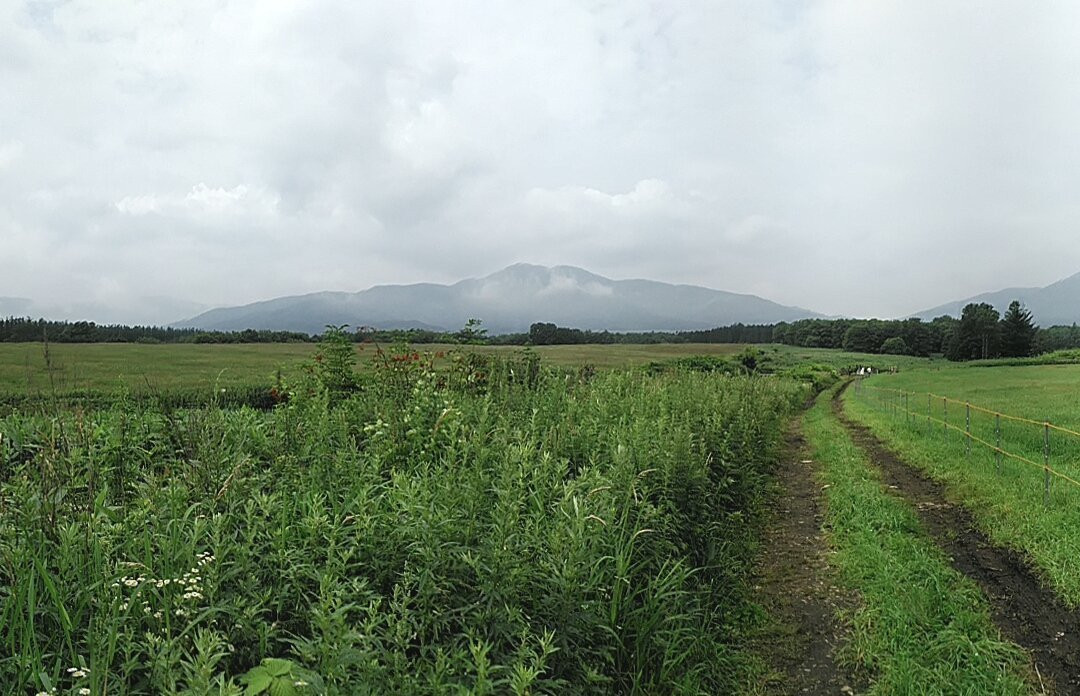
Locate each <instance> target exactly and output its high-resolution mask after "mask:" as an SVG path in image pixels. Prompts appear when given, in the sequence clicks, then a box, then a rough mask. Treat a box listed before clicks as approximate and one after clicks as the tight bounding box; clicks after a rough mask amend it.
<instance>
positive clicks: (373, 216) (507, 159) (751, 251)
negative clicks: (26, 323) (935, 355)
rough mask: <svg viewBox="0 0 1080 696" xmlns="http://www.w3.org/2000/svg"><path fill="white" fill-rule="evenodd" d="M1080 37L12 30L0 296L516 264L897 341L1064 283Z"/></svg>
mask: <svg viewBox="0 0 1080 696" xmlns="http://www.w3.org/2000/svg"><path fill="white" fill-rule="evenodd" d="M1078 21H1080V7H1078V6H1076V5H1074V4H1072V3H1065V2H1057V1H1055V2H1051V3H1048V4H1043V5H1040V6H1039V7H1038V8H1035V7H1027V6H1019V5H1016V4H1014V3H1006V2H998V1H997V0H994V1H992V2H986V3H980V4H979V6H978V8H977V11H976V8H974V7H973V6H969V5H955V6H949V7H939V6H937V5H933V6H931V5H928V4H926V3H918V2H916V3H856V2H851V1H850V0H820V1H818V2H814V3H809V4H799V3H790V2H787V1H786V0H775V1H770V0H766V1H764V2H758V1H756V0H745V1H742V2H730V3H715V2H707V1H706V0H691V1H690V2H685V3H662V2H656V1H655V0H628V1H627V2H620V3H609V4H605V5H597V4H595V3H587V2H576V1H573V0H553V2H549V3H539V4H521V3H516V4H500V5H491V4H490V3H481V2H477V1H474V0H465V1H464V2H455V3H444V2H436V1H435V0H403V1H402V2H396V3H386V4H378V3H345V4H342V3H336V2H330V1H329V0H315V2H312V3H303V4H297V3H293V2H287V1H285V0H272V1H269V2H253V1H250V0H242V1H237V2H229V3H225V4H222V3H219V2H216V0H193V1H192V2H189V3H176V4H167V5H161V4H153V3H134V4H109V3H96V2H90V0H72V1H71V2H66V3H55V4H54V3H38V2H8V3H3V4H0V90H2V93H3V94H5V95H17V98H14V99H5V100H0V187H2V190H3V191H4V196H2V197H0V224H2V225H3V227H2V228H0V252H3V253H4V254H5V256H4V258H8V259H10V258H17V259H18V260H19V263H18V264H15V265H14V266H13V267H10V268H5V273H4V274H3V275H2V276H0V296H2V295H13V296H28V297H33V298H35V299H36V300H38V301H40V302H49V303H53V304H60V303H65V302H67V303H70V302H71V301H72V300H73V298H74V299H78V298H80V297H83V296H89V295H91V294H92V293H94V292H100V290H99V289H100V288H101V287H103V286H102V284H101V283H102V279H107V280H108V287H109V288H110V290H109V293H108V297H109V298H110V300H113V299H115V301H116V302H121V301H122V298H123V297H125V296H126V295H131V296H136V295H142V294H146V293H143V292H142V290H143V289H145V288H146V287H149V286H152V287H153V289H154V292H153V294H154V295H170V296H174V297H180V298H184V299H191V300H194V301H198V302H203V303H206V304H222V303H235V302H241V301H250V300H256V299H261V298H264V297H269V296H274V295H280V294H286V293H295V292H307V291H313V290H320V289H327V288H330V289H359V288H362V287H366V286H368V285H371V284H374V283H379V282H409V281H417V280H436V281H451V280H455V279H457V278H460V277H464V276H475V275H479V274H482V273H484V272H486V271H491V270H495V269H497V268H498V267H500V266H501V265H504V264H506V263H510V262H514V261H533V262H539V263H549V264H558V263H567V264H577V265H582V266H585V267H587V268H590V269H591V270H595V271H597V272H602V273H604V274H606V275H610V276H615V277H627V276H638V277H656V278H660V279H664V280H670V281H676V282H695V283H703V284H706V285H711V286H713V287H720V288H724V289H729V290H735V291H755V290H759V291H762V292H768V293H769V294H770V296H771V298H772V299H776V300H779V301H785V302H792V303H799V304H803V305H808V306H811V307H812V308H814V309H819V310H820V311H825V312H837V313H839V312H851V313H873V314H881V315H893V314H902V313H904V312H908V311H910V310H913V309H917V308H920V307H921V306H930V305H933V304H937V303H938V302H940V301H943V300H946V299H951V298H952V297H954V296H955V297H959V296H964V295H967V294H972V293H974V292H978V291H982V290H987V289H992V288H994V287H997V286H1001V285H1034V284H1041V283H1046V282H1050V281H1052V280H1054V279H1055V278H1057V277H1061V276H1064V275H1066V274H1068V273H1071V272H1074V271H1076V270H1078V269H1080V247H1078V246H1077V245H1076V244H1075V243H1074V240H1075V236H1074V230H1075V229H1076V227H1077V224H1078V223H1080V206H1078V205H1076V204H1075V203H1074V202H1073V199H1074V195H1073V192H1074V191H1075V189H1076V186H1077V184H1078V183H1080V182H1078V181H1077V177H1076V174H1075V173H1074V172H1073V167H1071V165H1070V163H1071V162H1074V161H1076V159H1077V156H1080V137H1077V135H1078V133H1077V132H1076V131H1077V129H1078V128H1080V125H1077V124H1080V83H1077V81H1076V80H1075V79H1074V75H1075V73H1076V66H1077V65H1080V43H1077V42H1076V41H1074V40H1073V34H1075V31H1074V29H1075V27H1076V26H1077V24H1078ZM854 250H858V251H854ZM866 250H872V253H867V252H866ZM823 268H828V269H829V271H828V273H822V272H821V269H823ZM146 269H151V270H146ZM911 269H918V273H919V279H920V280H919V282H913V280H912V270H911Z"/></svg>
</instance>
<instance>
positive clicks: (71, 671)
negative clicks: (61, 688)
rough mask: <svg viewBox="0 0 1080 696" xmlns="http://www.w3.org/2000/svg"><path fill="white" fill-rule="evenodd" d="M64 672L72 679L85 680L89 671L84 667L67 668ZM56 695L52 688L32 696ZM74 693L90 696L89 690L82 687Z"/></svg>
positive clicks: (54, 689) (54, 688)
mask: <svg viewBox="0 0 1080 696" xmlns="http://www.w3.org/2000/svg"><path fill="white" fill-rule="evenodd" d="M65 671H66V672H67V674H68V676H69V677H70V678H72V679H86V678H87V677H89V676H90V670H89V669H88V668H86V667H68V668H67V670H65ZM57 693H58V692H57V690H56V687H55V686H54V687H53V688H51V689H49V690H48V691H39V692H37V693H36V694H34V696H56V694H57ZM74 693H76V694H78V695H79V696H90V689H89V688H88V687H85V686H83V687H80V688H79V689H76V690H75V692H74Z"/></svg>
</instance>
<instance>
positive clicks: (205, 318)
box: [174, 263, 822, 334]
mask: <svg viewBox="0 0 1080 696" xmlns="http://www.w3.org/2000/svg"><path fill="white" fill-rule="evenodd" d="M820 316H822V315H820V314H818V313H816V312H812V311H810V310H807V309H803V308H800V307H788V306H784V305H781V304H777V303H775V302H771V301H769V300H766V299H764V298H761V297H758V296H756V295H745V294H738V293H732V292H725V291H722V290H713V289H710V288H704V287H700V286H695V285H673V284H670V283H661V282H657V281H652V280H612V279H610V278H605V277H603V276H600V275H596V274H595V273H590V272H589V271H586V270H584V269H581V268H577V267H574V266H555V267H550V268H549V267H545V266H535V265H531V264H524V263H522V264H515V265H513V266H509V267H507V268H504V269H503V270H501V271H498V272H496V273H493V274H491V275H488V276H485V277H483V278H471V279H467V280H462V281H460V282H457V283H454V284H452V285H438V284H434V283H417V284H413V285H377V286H375V287H372V288H369V289H367V290H363V291H361V292H354V293H349V292H318V293H312V294H307V295H297V296H290V297H280V298H276V299H272V300H267V301H264V302H256V303H253V304H248V305H244V306H240V307H225V308H220V309H213V310H210V311H208V312H204V313H202V314H199V315H198V316H195V317H192V318H191V319H187V320H185V321H182V322H178V323H176V324H174V326H176V327H182V328H186V327H194V328H200V329H206V330H220V331H236V330H243V329H272V330H287V331H304V332H307V333H319V332H322V331H323V330H324V329H325V327H326V325H327V324H334V325H339V324H348V325H349V326H351V327H354V328H355V327H360V326H373V327H377V328H381V329H399V328H426V329H432V330H443V331H449V330H454V329H458V328H461V327H462V326H463V325H464V324H465V322H466V321H468V319H470V318H473V317H475V318H479V319H482V320H483V322H484V327H485V328H487V329H488V331H489V332H490V333H492V334H500V333H517V332H525V331H528V330H529V326H530V325H531V324H532V323H534V322H538V321H544V322H552V323H555V324H558V325H560V326H568V327H574V328H579V329H592V330H597V331H601V330H605V329H606V330H610V331H679V330H694V329H710V328H714V327H717V326H725V325H729V324H735V323H740V322H741V323H744V324H763V323H775V322H780V321H794V320H796V319H806V318H813V317H820Z"/></svg>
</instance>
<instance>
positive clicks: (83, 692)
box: [79, 686, 90, 696]
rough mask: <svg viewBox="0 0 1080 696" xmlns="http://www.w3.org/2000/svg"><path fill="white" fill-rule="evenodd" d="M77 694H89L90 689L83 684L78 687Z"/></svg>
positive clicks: (83, 695) (85, 695)
mask: <svg viewBox="0 0 1080 696" xmlns="http://www.w3.org/2000/svg"><path fill="white" fill-rule="evenodd" d="M79 696H90V689H87V688H86V687H85V686H84V687H83V688H81V689H79Z"/></svg>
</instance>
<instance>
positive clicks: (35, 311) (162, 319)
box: [0, 296, 206, 326]
mask: <svg viewBox="0 0 1080 696" xmlns="http://www.w3.org/2000/svg"><path fill="white" fill-rule="evenodd" d="M205 309H206V305H204V304H198V303H196V302H187V301H185V300H179V299H176V298H172V297H161V296H129V297H125V298H124V300H123V303H122V304H120V305H112V304H109V303H107V302H95V301H91V300H83V301H73V302H68V303H57V304H49V303H41V302H35V301H34V300H31V299H28V298H25V297H0V317H31V318H33V319H37V318H39V317H42V318H45V319H51V320H53V321H93V322H97V323H98V324H126V325H129V326H135V325H139V326H163V325H165V324H167V323H168V322H170V321H174V320H175V319H176V317H183V316H191V315H192V314H194V313H195V312H201V311H203V310H205Z"/></svg>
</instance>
